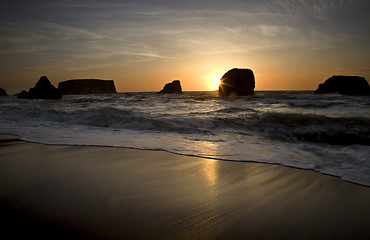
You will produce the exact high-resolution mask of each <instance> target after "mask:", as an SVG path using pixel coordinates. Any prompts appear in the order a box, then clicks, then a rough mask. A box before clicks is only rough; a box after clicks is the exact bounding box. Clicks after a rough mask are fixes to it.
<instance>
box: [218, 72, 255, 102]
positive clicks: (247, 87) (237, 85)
mask: <svg viewBox="0 0 370 240" xmlns="http://www.w3.org/2000/svg"><path fill="white" fill-rule="evenodd" d="M254 87H255V82H254V74H253V71H252V70H250V69H238V68H233V69H231V70H229V71H228V72H227V73H225V74H224V75H223V76H222V78H221V84H220V86H219V88H218V94H219V96H230V95H237V96H246V95H253V94H254Z"/></svg>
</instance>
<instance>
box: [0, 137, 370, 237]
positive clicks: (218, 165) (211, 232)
mask: <svg viewBox="0 0 370 240" xmlns="http://www.w3.org/2000/svg"><path fill="white" fill-rule="evenodd" d="M0 159H1V160H0V185H1V186H0V199H1V207H0V210H1V216H2V217H1V219H2V220H1V221H2V223H1V226H2V233H3V234H4V236H6V234H11V236H13V237H12V239H17V238H23V237H36V238H39V239H40V238H41V239H46V238H47V239H58V238H59V239H369V238H370V229H369V227H368V226H370V201H369V199H370V188H369V187H365V186H361V185H357V184H353V183H350V182H346V181H343V180H341V179H340V178H337V177H332V176H328V175H324V174H320V173H316V172H314V171H311V170H302V169H296V168H289V167H284V166H279V165H274V164H260V163H248V162H232V161H219V160H212V159H207V158H199V157H190V156H184V155H179V154H172V153H169V152H165V151H150V150H137V149H129V148H114V147H96V146H69V145H45V144H36V143H30V142H24V141H20V140H18V139H17V138H15V137H11V136H2V137H1V141H0Z"/></svg>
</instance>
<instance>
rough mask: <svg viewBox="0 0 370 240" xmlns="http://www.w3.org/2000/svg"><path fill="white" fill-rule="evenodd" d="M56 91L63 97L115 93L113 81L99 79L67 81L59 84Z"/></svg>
mask: <svg viewBox="0 0 370 240" xmlns="http://www.w3.org/2000/svg"><path fill="white" fill-rule="evenodd" d="M58 89H59V91H60V92H61V93H62V94H63V95H68V94H105V93H117V91H116V87H115V86H114V81H113V80H100V79H74V80H67V81H64V82H60V83H59V84H58Z"/></svg>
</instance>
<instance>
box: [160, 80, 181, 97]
mask: <svg viewBox="0 0 370 240" xmlns="http://www.w3.org/2000/svg"><path fill="white" fill-rule="evenodd" d="M159 93H161V94H162V93H182V88H181V84H180V81H179V80H174V81H173V82H172V83H167V84H166V85H165V86H164V87H163V89H162V90H161V91H160V92H159Z"/></svg>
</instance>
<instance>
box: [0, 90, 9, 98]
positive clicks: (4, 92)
mask: <svg viewBox="0 0 370 240" xmlns="http://www.w3.org/2000/svg"><path fill="white" fill-rule="evenodd" d="M2 96H8V94H7V93H6V91H5V90H4V89H3V88H0V97H2Z"/></svg>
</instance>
